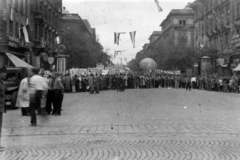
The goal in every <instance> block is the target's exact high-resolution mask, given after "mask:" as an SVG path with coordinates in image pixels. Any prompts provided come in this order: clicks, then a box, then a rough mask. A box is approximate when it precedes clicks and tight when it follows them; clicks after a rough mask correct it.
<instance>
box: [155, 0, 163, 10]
mask: <svg viewBox="0 0 240 160" xmlns="http://www.w3.org/2000/svg"><path fill="white" fill-rule="evenodd" d="M155 3H156V5H157V8H158V11H159V12H162V11H163V10H162V8H161V7H160V5H159V2H158V0H155Z"/></svg>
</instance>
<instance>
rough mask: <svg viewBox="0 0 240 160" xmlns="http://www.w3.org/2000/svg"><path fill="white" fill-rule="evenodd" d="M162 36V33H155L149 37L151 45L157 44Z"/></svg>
mask: <svg viewBox="0 0 240 160" xmlns="http://www.w3.org/2000/svg"><path fill="white" fill-rule="evenodd" d="M161 34H162V31H153V33H152V34H151V35H150V37H149V43H150V44H151V43H153V42H155V41H156V40H157V39H158V37H159V36H160V35H161Z"/></svg>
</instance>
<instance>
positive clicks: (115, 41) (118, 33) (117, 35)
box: [114, 32, 125, 45]
mask: <svg viewBox="0 0 240 160" xmlns="http://www.w3.org/2000/svg"><path fill="white" fill-rule="evenodd" d="M121 34H125V32H114V44H117V45H119V40H120V35H121Z"/></svg>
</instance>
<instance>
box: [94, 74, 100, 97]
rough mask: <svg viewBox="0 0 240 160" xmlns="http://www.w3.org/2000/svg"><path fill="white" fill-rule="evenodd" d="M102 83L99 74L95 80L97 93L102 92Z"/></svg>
mask: <svg viewBox="0 0 240 160" xmlns="http://www.w3.org/2000/svg"><path fill="white" fill-rule="evenodd" d="M100 83H101V80H100V76H99V75H98V74H97V75H96V78H95V80H94V84H95V89H96V93H99V91H100Z"/></svg>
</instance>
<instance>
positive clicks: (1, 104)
mask: <svg viewBox="0 0 240 160" xmlns="http://www.w3.org/2000/svg"><path fill="white" fill-rule="evenodd" d="M6 76H7V69H6V66H4V67H2V68H0V138H1V132H2V121H3V113H6V110H5V90H6V88H5V85H4V84H3V79H5V78H6ZM0 140H1V139H0ZM0 149H1V141H0Z"/></svg>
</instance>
